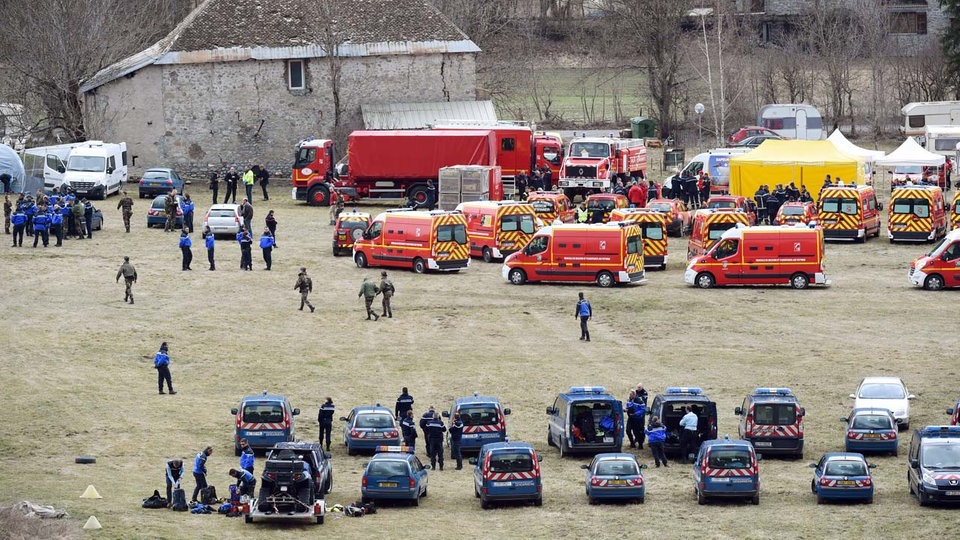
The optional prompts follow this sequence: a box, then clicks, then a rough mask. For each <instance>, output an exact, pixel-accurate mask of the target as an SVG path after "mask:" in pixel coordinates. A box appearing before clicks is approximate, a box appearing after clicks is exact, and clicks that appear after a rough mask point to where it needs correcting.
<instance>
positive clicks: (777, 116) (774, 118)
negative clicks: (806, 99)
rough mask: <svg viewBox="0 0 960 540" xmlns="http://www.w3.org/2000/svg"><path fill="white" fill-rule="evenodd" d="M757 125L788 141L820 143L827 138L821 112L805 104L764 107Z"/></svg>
mask: <svg viewBox="0 0 960 540" xmlns="http://www.w3.org/2000/svg"><path fill="white" fill-rule="evenodd" d="M757 125H758V126H763V127H765V128H767V129H771V130H773V131H774V132H775V133H776V134H777V135H780V136H781V137H785V138H787V139H799V140H806V141H819V140H820V139H823V138H825V136H826V133H824V131H823V117H821V116H820V111H818V110H817V108H816V107H814V106H812V105H806V104H803V103H798V104H794V103H774V104H771V105H764V106H763V107H761V108H760V112H758V113H757Z"/></svg>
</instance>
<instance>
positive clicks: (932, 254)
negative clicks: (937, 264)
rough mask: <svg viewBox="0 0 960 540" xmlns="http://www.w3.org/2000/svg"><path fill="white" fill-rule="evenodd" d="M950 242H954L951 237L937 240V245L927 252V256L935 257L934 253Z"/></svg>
mask: <svg viewBox="0 0 960 540" xmlns="http://www.w3.org/2000/svg"><path fill="white" fill-rule="evenodd" d="M958 204H960V203H958ZM950 242H953V240H951V239H949V238H944V239H943V240H940V241H939V242H937V245H935V246H933V249H931V250H930V251H929V252H928V253H927V257H933V256H934V255H936V254H937V252H938V251H940V248H942V247H943V246H944V244H948V243H950Z"/></svg>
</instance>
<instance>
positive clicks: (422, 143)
mask: <svg viewBox="0 0 960 540" xmlns="http://www.w3.org/2000/svg"><path fill="white" fill-rule="evenodd" d="M496 145H497V137H496V134H495V133H494V132H492V131H489V130H482V129H481V130H431V131H354V132H353V133H351V134H350V136H349V137H348V139H347V158H346V159H345V160H343V161H342V162H341V163H339V164H337V166H336V170H334V169H333V163H334V161H333V154H334V152H333V142H332V141H330V140H327V139H307V140H304V141H301V142H300V143H299V144H297V152H296V156H295V163H294V165H293V198H294V199H296V200H299V201H303V200H305V201H307V204H310V205H316V206H328V205H329V204H330V187H329V185H328V184H327V183H325V182H324V180H325V179H326V180H328V181H330V183H332V185H333V187H334V188H335V189H336V190H337V191H338V192H339V193H340V194H341V195H344V196H345V197H346V198H347V199H348V200H350V199H357V198H361V197H370V198H387V199H390V198H409V199H413V200H414V201H416V202H417V203H418V204H425V203H426V202H427V199H428V197H429V194H428V193H429V192H428V189H427V180H432V181H433V183H434V187H435V188H436V184H437V176H438V172H439V170H440V168H441V167H449V166H451V165H486V166H494V165H496V164H497V146H496ZM433 196H436V192H434V194H433Z"/></svg>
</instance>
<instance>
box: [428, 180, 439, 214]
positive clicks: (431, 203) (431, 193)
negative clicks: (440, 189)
mask: <svg viewBox="0 0 960 540" xmlns="http://www.w3.org/2000/svg"><path fill="white" fill-rule="evenodd" d="M426 202H427V210H433V209H434V208H436V207H437V188H436V186H434V185H433V180H427V201H426Z"/></svg>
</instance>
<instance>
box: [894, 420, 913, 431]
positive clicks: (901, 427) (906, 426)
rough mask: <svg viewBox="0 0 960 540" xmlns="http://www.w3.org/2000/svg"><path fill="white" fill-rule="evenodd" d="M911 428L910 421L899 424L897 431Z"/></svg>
mask: <svg viewBox="0 0 960 540" xmlns="http://www.w3.org/2000/svg"><path fill="white" fill-rule="evenodd" d="M909 429H910V422H907V423H906V424H902V425H898V426H897V431H907V430H909Z"/></svg>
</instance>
